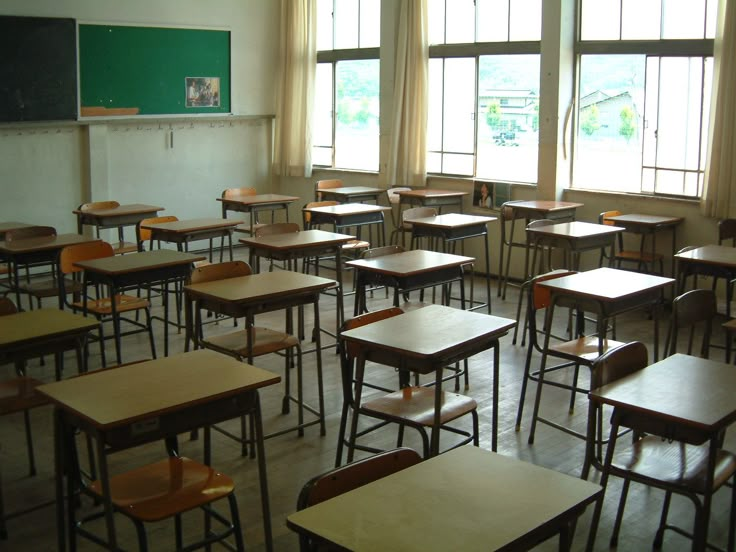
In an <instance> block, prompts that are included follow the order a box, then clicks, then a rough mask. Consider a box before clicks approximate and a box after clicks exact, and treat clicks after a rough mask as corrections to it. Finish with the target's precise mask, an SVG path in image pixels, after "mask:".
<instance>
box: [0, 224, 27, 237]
mask: <svg viewBox="0 0 736 552" xmlns="http://www.w3.org/2000/svg"><path fill="white" fill-rule="evenodd" d="M31 226H35V225H33V224H26V223H25V222H0V240H4V239H5V234H7V233H8V232H9V231H11V230H19V229H20V228H29V227H31Z"/></svg>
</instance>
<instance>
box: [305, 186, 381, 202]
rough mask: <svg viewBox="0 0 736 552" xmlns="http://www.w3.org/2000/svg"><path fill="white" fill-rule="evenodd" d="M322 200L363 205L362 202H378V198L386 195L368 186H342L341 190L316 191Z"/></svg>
mask: <svg viewBox="0 0 736 552" xmlns="http://www.w3.org/2000/svg"><path fill="white" fill-rule="evenodd" d="M318 192H319V195H320V196H322V199H323V200H327V201H337V202H339V203H363V202H364V201H373V202H377V201H378V196H380V195H381V194H384V193H386V190H385V189H383V188H371V187H369V186H344V187H342V188H326V189H324V190H318Z"/></svg>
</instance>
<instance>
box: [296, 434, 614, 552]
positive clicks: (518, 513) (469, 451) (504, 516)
mask: <svg viewBox="0 0 736 552" xmlns="http://www.w3.org/2000/svg"><path fill="white" fill-rule="evenodd" d="M600 495H601V488H600V486H598V485H595V484H593V483H589V482H587V481H582V480H580V479H577V478H574V477H570V476H569V475H565V474H562V473H559V472H556V471H553V470H549V469H547V468H542V467H540V466H535V465H534V464H530V463H527V462H523V461H521V460H517V459H515V458H509V457H506V456H502V455H500V454H495V453H493V452H489V451H487V450H483V449H479V448H476V447H472V446H465V447H461V448H458V449H455V450H451V451H449V452H446V453H445V454H442V455H440V456H437V457H435V458H430V459H429V460H425V461H424V462H420V463H419V464H416V465H415V466H412V467H410V468H406V469H404V470H402V471H400V472H398V473H395V474H392V475H389V476H387V477H384V478H382V479H379V480H377V481H374V482H372V483H369V484H367V485H364V486H362V487H359V488H357V489H355V490H353V491H350V492H347V493H345V494H342V495H339V496H337V497H335V498H332V499H330V500H327V501H325V502H322V503H320V504H317V505H315V506H311V507H309V508H306V509H304V510H302V511H300V512H296V513H294V514H291V515H290V516H288V518H287V519H286V524H287V526H288V527H289V528H291V529H292V530H294V531H296V532H298V533H304V534H307V535H313V536H316V537H319V538H321V539H325V540H327V541H329V542H331V543H334V544H336V545H338V546H340V547H342V548H344V549H346V550H393V551H401V552H410V551H416V552H425V551H429V550H463V551H465V552H475V551H478V552H480V551H483V552H485V551H488V550H528V549H530V548H533V547H534V546H535V545H537V544H539V543H541V542H542V541H544V540H546V539H548V538H550V537H552V536H554V535H556V534H559V535H560V549H561V550H568V549H569V547H570V544H571V541H572V537H573V535H574V530H575V522H576V520H577V518H578V517H579V516H580V515H581V514H582V513H583V511H584V510H585V508H586V507H587V506H588V505H589V504H591V503H592V502H594V501H595V500H597V499H598V497H599V496H600Z"/></svg>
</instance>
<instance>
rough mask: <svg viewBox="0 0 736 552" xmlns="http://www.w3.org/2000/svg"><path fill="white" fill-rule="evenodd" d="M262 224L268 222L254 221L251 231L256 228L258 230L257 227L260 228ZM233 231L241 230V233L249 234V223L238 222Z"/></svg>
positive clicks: (264, 224)
mask: <svg viewBox="0 0 736 552" xmlns="http://www.w3.org/2000/svg"><path fill="white" fill-rule="evenodd" d="M263 226H268V224H266V223H262V222H254V223H253V232H254V233H255V231H256V230H258V229H259V228H262V227H263ZM235 231H236V232H241V233H243V234H250V224H248V223H247V222H244V223H243V224H238V225H237V226H236V227H235Z"/></svg>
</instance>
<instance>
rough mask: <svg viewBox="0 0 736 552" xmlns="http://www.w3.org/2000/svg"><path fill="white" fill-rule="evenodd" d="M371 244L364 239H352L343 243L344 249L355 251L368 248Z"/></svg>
mask: <svg viewBox="0 0 736 552" xmlns="http://www.w3.org/2000/svg"><path fill="white" fill-rule="evenodd" d="M370 246H371V244H370V243H369V242H367V241H364V240H350V241H349V242H346V243H344V244H343V246H342V249H343V251H355V250H357V249H368V248H369V247H370Z"/></svg>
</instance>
